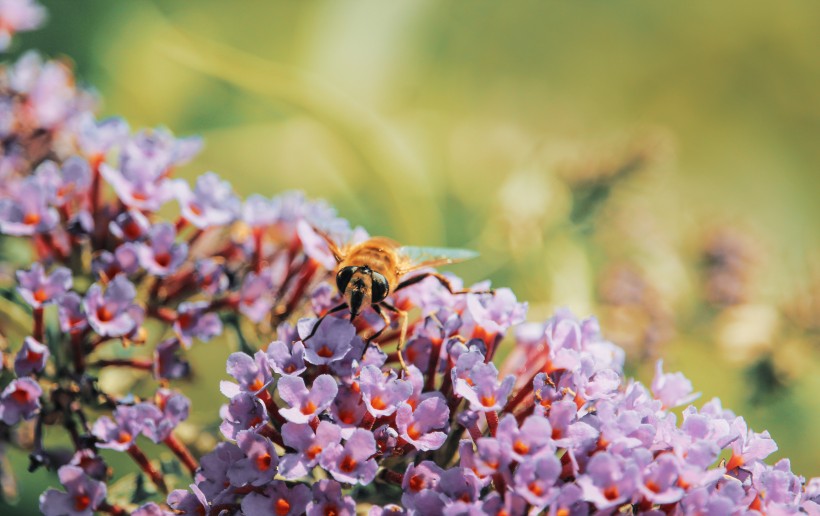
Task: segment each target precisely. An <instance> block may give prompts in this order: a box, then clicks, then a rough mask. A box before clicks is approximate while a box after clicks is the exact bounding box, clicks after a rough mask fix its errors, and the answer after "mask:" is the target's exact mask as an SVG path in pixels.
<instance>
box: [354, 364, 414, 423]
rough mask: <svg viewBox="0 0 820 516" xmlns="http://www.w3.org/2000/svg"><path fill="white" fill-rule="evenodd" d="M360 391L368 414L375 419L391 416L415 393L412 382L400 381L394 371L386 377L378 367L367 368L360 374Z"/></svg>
mask: <svg viewBox="0 0 820 516" xmlns="http://www.w3.org/2000/svg"><path fill="white" fill-rule="evenodd" d="M359 389H361V392H362V399H363V400H364V403H365V405H366V406H367V410H368V412H370V413H371V414H372V415H373V416H375V417H381V416H389V415H390V414H392V413H393V412H395V411H396V409H397V408H398V406H399V403H401V402H403V401H406V400H407V399H408V398H409V397H410V394H412V392H413V385H412V384H411V383H410V382H407V381H404V380H399V379H398V378H397V377H396V373H395V372H394V371H390V373H389V374H388V375H387V376H385V374H383V373H382V370H381V369H379V368H378V367H376V366H372V365H370V366H365V367H363V368H362V370H361V372H360V373H359Z"/></svg>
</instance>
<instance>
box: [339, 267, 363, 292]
mask: <svg viewBox="0 0 820 516" xmlns="http://www.w3.org/2000/svg"><path fill="white" fill-rule="evenodd" d="M356 269H358V267H354V266H350V267H345V268H344V269H342V270H340V271H339V273H338V274H336V287H337V288H338V289H339V292H344V291H345V289H346V288H347V284H348V283H350V278H351V277H352V276H353V273H354V272H356Z"/></svg>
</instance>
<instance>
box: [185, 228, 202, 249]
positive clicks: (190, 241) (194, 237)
mask: <svg viewBox="0 0 820 516" xmlns="http://www.w3.org/2000/svg"><path fill="white" fill-rule="evenodd" d="M203 233H205V230H203V229H197V230H196V231H194V234H193V235H191V238H189V239H188V249H190V248H192V247H193V246H194V244H195V243H196V241H197V240H199V239H200V237H202V234H203Z"/></svg>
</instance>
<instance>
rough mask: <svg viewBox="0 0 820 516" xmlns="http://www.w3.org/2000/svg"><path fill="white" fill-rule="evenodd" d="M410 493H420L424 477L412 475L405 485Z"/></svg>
mask: <svg viewBox="0 0 820 516" xmlns="http://www.w3.org/2000/svg"><path fill="white" fill-rule="evenodd" d="M407 485H408V486H410V489H411V490H412V491H416V492H418V491H421V490H422V489H424V477H422V476H421V475H413V476H412V477H410V482H408V483H407Z"/></svg>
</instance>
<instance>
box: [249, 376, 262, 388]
mask: <svg viewBox="0 0 820 516" xmlns="http://www.w3.org/2000/svg"><path fill="white" fill-rule="evenodd" d="M264 385H265V383H264V382H263V381H262V379H261V378H256V379H255V380H254V381H253V383H251V385H250V387H251V390H252V391H258V390H259V389H261V388H262V387H263V386H264Z"/></svg>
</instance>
